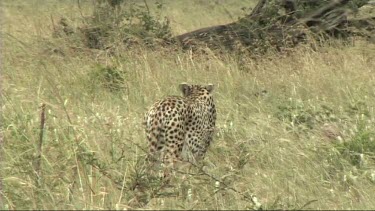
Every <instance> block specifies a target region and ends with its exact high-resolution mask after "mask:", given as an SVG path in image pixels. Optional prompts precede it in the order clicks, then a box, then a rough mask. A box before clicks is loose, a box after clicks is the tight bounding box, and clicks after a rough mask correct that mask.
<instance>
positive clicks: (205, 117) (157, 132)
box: [144, 83, 216, 176]
mask: <svg viewBox="0 0 375 211" xmlns="http://www.w3.org/2000/svg"><path fill="white" fill-rule="evenodd" d="M179 89H180V90H181V91H182V95H183V96H182V97H180V96H170V97H167V98H165V99H163V100H160V101H157V102H156V103H154V105H153V106H152V107H151V108H150V109H149V110H148V112H146V115H145V119H144V124H145V131H146V136H147V139H148V142H149V152H150V155H151V157H152V158H153V160H154V161H155V160H156V161H159V162H161V163H163V164H164V165H165V166H166V167H171V166H172V168H173V167H174V166H175V164H176V162H178V161H185V162H188V163H196V162H197V161H199V160H202V159H203V158H204V156H205V154H206V151H207V149H208V147H209V146H210V144H211V142H212V140H213V135H214V128H215V122H216V108H215V103H214V99H213V96H212V92H213V89H214V86H213V85H212V84H208V85H205V86H202V85H189V84H187V83H182V84H180V85H179ZM164 176H165V175H164Z"/></svg>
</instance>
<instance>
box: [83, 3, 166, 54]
mask: <svg viewBox="0 0 375 211" xmlns="http://www.w3.org/2000/svg"><path fill="white" fill-rule="evenodd" d="M155 4H156V8H157V10H156V16H153V15H152V14H151V13H150V10H149V7H148V5H147V3H146V1H145V2H144V5H141V4H139V3H135V2H130V3H126V2H125V1H124V0H116V1H114V0H112V1H107V0H97V1H96V3H95V6H94V12H93V15H92V17H89V18H88V19H87V20H86V21H85V22H86V23H87V24H86V26H84V27H81V28H80V30H81V32H82V33H83V35H84V38H85V44H86V46H88V47H90V48H96V49H106V48H109V47H110V46H111V45H117V44H126V45H129V44H132V43H144V44H148V45H153V44H155V43H158V42H159V41H165V40H168V39H169V38H170V37H171V29H170V25H169V21H168V19H166V18H164V19H163V20H161V15H160V11H161V10H162V8H163V4H161V3H159V2H156V3H155Z"/></svg>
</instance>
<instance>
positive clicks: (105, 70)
mask: <svg viewBox="0 0 375 211" xmlns="http://www.w3.org/2000/svg"><path fill="white" fill-rule="evenodd" d="M125 76H126V74H125V72H124V71H123V70H121V69H120V68H117V67H113V66H102V65H97V66H96V68H94V70H93V71H91V72H89V78H90V83H91V84H92V85H94V86H95V85H98V84H99V85H100V86H102V87H103V88H105V89H108V90H109V91H112V92H116V91H119V90H123V89H125V88H126V78H125Z"/></svg>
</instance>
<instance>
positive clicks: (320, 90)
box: [0, 0, 375, 209]
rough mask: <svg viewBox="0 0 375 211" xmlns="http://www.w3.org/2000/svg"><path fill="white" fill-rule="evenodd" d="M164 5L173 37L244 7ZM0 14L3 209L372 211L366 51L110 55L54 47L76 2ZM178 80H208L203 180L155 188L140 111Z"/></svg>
mask: <svg viewBox="0 0 375 211" xmlns="http://www.w3.org/2000/svg"><path fill="white" fill-rule="evenodd" d="M165 2H166V8H167V9H165V11H164V12H165V15H167V16H168V17H170V18H171V19H172V20H173V21H172V22H171V24H172V27H173V28H172V29H173V32H174V33H175V34H179V33H183V32H187V31H189V30H193V29H196V28H200V27H204V26H209V25H214V24H223V23H227V22H230V21H233V20H235V19H236V15H235V14H240V11H241V10H240V8H241V7H242V6H247V3H246V2H245V1H243V2H241V3H240V1H235V0H233V1H218V2H222V4H220V5H219V6H217V7H214V6H213V5H212V4H213V3H205V1H194V3H193V4H182V3H181V2H179V3H177V2H176V1H165ZM249 2H251V4H252V5H254V2H255V1H249ZM82 7H83V11H82V13H83V14H84V15H89V14H90V11H91V9H90V7H89V6H88V3H87V2H86V3H85V2H83V5H82ZM211 8H212V9H211ZM2 10H3V11H4V15H5V16H6V21H5V22H4V23H3V26H2V42H3V46H4V48H3V51H2V77H1V88H2V94H1V102H2V112H1V114H2V117H1V118H2V124H1V133H2V136H3V137H4V143H3V144H2V146H1V147H2V148H1V152H0V153H1V154H0V155H1V163H0V165H1V166H0V168H1V171H0V177H1V179H2V188H3V189H2V190H0V196H1V198H2V199H1V200H0V202H2V204H0V208H1V209H30V208H31V209H125V208H127V209H130V208H133V209H135V208H142V209H252V208H256V207H255V206H254V203H253V201H252V197H253V196H255V197H256V198H257V200H258V202H259V203H260V204H261V206H262V208H265V209H294V208H296V209H298V208H302V207H304V209H374V208H375V201H374V200H373V199H374V198H375V194H374V193H375V155H374V153H375V151H374V132H375V129H374V128H375V112H374V106H375V101H374V100H373V99H374V97H375V93H374V86H375V78H374V71H375V69H374V67H375V60H374V59H373V58H374V57H375V50H374V49H375V48H374V47H375V46H374V44H371V43H366V42H364V41H360V40H356V41H355V45H346V46H345V45H343V44H342V45H335V46H336V47H334V46H325V47H319V48H318V50H317V51H312V50H310V49H309V48H308V47H307V46H300V47H299V48H297V49H295V50H293V51H291V52H290V53H288V55H282V56H280V55H276V54H274V55H272V54H269V55H266V56H265V57H263V58H261V59H258V60H253V59H250V58H244V59H243V61H242V62H241V63H239V62H238V58H236V56H234V55H231V54H229V53H228V54H224V55H222V56H220V57H218V56H214V55H205V56H200V55H190V54H189V53H183V52H177V51H172V52H171V51H169V50H167V49H160V50H154V51H153V50H148V49H144V48H139V49H133V50H129V51H122V52H121V54H119V55H118V56H109V55H108V54H106V53H105V52H104V51H97V50H88V49H72V48H69V46H71V43H69V42H68V41H67V40H65V39H62V38H60V39H54V38H52V36H51V34H52V23H51V15H52V18H53V19H55V21H56V20H57V19H58V17H59V16H61V15H64V16H66V17H68V18H69V19H71V20H72V22H73V23H75V24H77V26H78V25H79V24H80V22H79V20H80V17H81V14H80V12H79V9H78V8H77V5H76V2H75V1H66V2H60V1H59V2H55V1H40V0H39V1H37V0H33V1H4V2H3V3H2ZM56 49H58V51H56ZM56 52H63V55H62V54H59V53H56ZM108 77H109V78H110V79H109V80H107V79H108ZM113 78H116V79H119V80H112V79H113ZM114 81H115V82H114ZM184 81H185V82H189V83H202V84H205V83H213V84H215V86H216V88H215V90H214V93H215V100H216V104H217V108H218V121H217V133H216V135H215V139H214V140H215V141H214V143H213V144H212V145H211V147H210V149H209V151H208V153H207V156H206V158H205V161H204V162H205V165H206V166H205V167H204V168H203V170H202V171H203V172H202V171H199V169H197V168H195V167H193V168H192V169H191V172H192V175H187V174H182V173H179V174H177V176H176V178H175V179H174V180H173V181H172V187H168V188H162V189H160V190H159V188H160V186H161V184H160V181H158V180H157V179H153V178H147V177H144V176H142V175H143V174H144V172H143V164H142V161H143V160H144V158H145V156H146V152H145V151H144V150H146V149H147V142H146V139H145V134H144V132H143V127H142V124H141V123H142V120H143V114H144V112H145V111H146V109H147V108H148V107H149V106H151V105H152V103H153V102H154V101H155V100H157V99H160V98H162V97H164V96H167V95H178V94H179V91H178V84H179V83H180V82H184ZM108 82H109V84H108ZM112 85H114V86H115V89H110V88H108V87H113V86H112ZM262 90H266V91H267V93H266V94H265V95H261V96H255V94H256V93H259V92H261V91H262ZM42 103H45V104H46V123H45V132H44V136H43V140H42V141H43V143H42V144H43V145H42V159H41V166H40V167H39V166H38V163H37V155H38V143H39V141H40V139H39V133H40V113H41V109H40V105H41V104H42ZM329 126H332V128H333V129H327V127H329ZM332 130H333V131H332ZM330 132H331V133H334V134H336V133H337V134H339V135H338V136H330V135H328V133H330ZM38 171H40V172H41V175H40V177H38V174H37V172H38ZM198 173H199V174H198ZM183 176H185V177H186V178H185V179H184V178H183ZM137 182H138V183H139V187H138V189H136V190H134V187H135V186H136V183H137ZM146 183H149V184H146ZM142 188H143V189H142ZM188 189H190V191H191V194H190V195H189V194H188V192H189V191H188ZM137 190H138V191H137ZM137 200H138V201H137ZM253 200H254V199H253ZM142 202H149V203H147V204H145V205H142V206H141V203H142ZM305 205H306V206H305Z"/></svg>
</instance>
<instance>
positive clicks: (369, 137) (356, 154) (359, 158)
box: [334, 120, 375, 167]
mask: <svg viewBox="0 0 375 211" xmlns="http://www.w3.org/2000/svg"><path fill="white" fill-rule="evenodd" d="M372 125H373V124H371V123H370V124H369V122H367V121H363V120H362V121H360V122H359V123H358V125H356V128H355V132H354V134H353V135H352V137H351V138H350V139H349V140H347V141H345V142H342V143H336V144H335V146H334V147H335V148H336V149H337V150H338V151H339V152H340V154H341V155H342V156H343V157H344V158H345V159H347V160H348V161H349V162H350V163H351V164H352V165H355V166H357V167H361V166H363V163H364V157H365V156H366V157H367V156H369V157H370V158H372V159H374V156H375V131H374V130H373V127H372Z"/></svg>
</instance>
